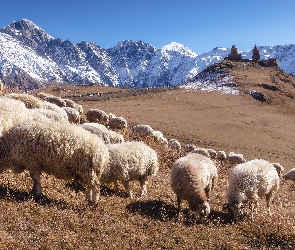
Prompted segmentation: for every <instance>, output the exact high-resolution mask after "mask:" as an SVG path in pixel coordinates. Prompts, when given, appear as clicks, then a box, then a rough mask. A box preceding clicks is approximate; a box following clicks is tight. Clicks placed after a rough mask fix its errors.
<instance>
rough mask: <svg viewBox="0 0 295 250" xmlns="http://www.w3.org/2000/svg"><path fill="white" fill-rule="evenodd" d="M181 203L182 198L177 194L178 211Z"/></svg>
mask: <svg viewBox="0 0 295 250" xmlns="http://www.w3.org/2000/svg"><path fill="white" fill-rule="evenodd" d="M180 203H181V199H180V198H179V197H178V196H177V209H178V212H179V211H180Z"/></svg>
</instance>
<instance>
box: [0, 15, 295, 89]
mask: <svg viewBox="0 0 295 250" xmlns="http://www.w3.org/2000/svg"><path fill="white" fill-rule="evenodd" d="M259 49H260V54H261V58H262V59H267V58H277V59H278V62H279V66H280V67H281V68H282V69H283V70H284V71H285V72H287V73H289V74H294V75H295V67H294V66H295V45H293V44H291V45H277V46H262V47H259ZM229 53H230V49H228V48H215V49H213V50H212V51H210V52H206V53H204V54H201V55H197V54H196V53H194V52H193V51H191V50H190V49H189V48H187V47H185V46H183V45H181V44H179V43H175V42H172V43H170V44H168V45H165V46H163V47H162V48H155V47H154V46H152V45H151V44H147V43H144V42H143V41H138V42H134V41H130V40H126V41H121V42H119V43H118V44H117V45H116V46H114V47H113V48H109V49H104V48H101V47H99V45H97V44H95V43H93V42H92V43H89V42H85V41H82V42H80V43H77V44H75V43H72V42H70V41H68V40H66V41H63V40H61V39H59V38H53V37H52V36H50V35H49V34H47V33H46V32H45V31H44V30H42V29H41V28H39V27H38V26H37V25H35V24H34V23H33V22H31V21H29V20H26V19H23V20H20V21H15V22H12V23H11V24H9V25H8V26H7V27H4V28H2V29H0V78H1V79H2V81H3V82H4V84H7V85H10V86H19V87H20V88H23V89H32V88H39V87H42V86H43V85H48V84H53V83H54V84H101V85H106V86H117V87H133V88H145V87H156V86H179V85H181V84H183V83H185V82H187V81H188V80H189V79H191V78H193V77H195V76H196V75H197V74H198V73H200V72H202V71H203V70H204V69H205V68H207V67H208V66H210V65H212V64H214V63H216V62H219V61H221V60H223V59H224V58H225V57H226V56H228V54H229ZM242 55H243V57H244V58H251V56H252V52H251V51H249V52H242Z"/></svg>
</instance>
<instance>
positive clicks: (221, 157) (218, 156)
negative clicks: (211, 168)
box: [216, 151, 226, 161]
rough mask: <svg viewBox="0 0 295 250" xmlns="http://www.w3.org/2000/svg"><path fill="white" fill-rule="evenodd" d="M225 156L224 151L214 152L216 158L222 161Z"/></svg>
mask: <svg viewBox="0 0 295 250" xmlns="http://www.w3.org/2000/svg"><path fill="white" fill-rule="evenodd" d="M225 158H226V153H225V152H224V151H217V152H216V160H219V161H223V160H225Z"/></svg>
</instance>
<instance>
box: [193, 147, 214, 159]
mask: <svg viewBox="0 0 295 250" xmlns="http://www.w3.org/2000/svg"><path fill="white" fill-rule="evenodd" d="M190 154H200V155H204V156H206V157H208V158H210V154H209V151H208V150H207V149H206V148H195V149H194V150H193V151H191V152H190Z"/></svg>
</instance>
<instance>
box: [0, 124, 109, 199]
mask: <svg viewBox="0 0 295 250" xmlns="http://www.w3.org/2000/svg"><path fill="white" fill-rule="evenodd" d="M108 159H109V153H108V149H107V146H106V145H105V144H104V142H103V141H102V140H101V139H100V138H99V137H97V136H95V137H94V136H93V135H92V134H91V133H90V132H88V131H86V130H84V129H82V128H80V127H78V126H77V125H74V124H69V123H61V122H52V121H50V122H41V123H40V122H32V121H31V122H27V123H20V124H17V125H15V126H13V127H12V128H11V129H9V130H7V131H5V132H4V133H3V136H2V137H0V172H3V171H5V170H6V169H11V170H12V171H13V172H14V173H21V172H23V171H24V170H28V171H29V172H30V175H31V177H32V179H33V190H32V191H33V197H34V199H35V200H38V199H39V198H40V196H41V194H42V189H41V182H40V176H41V173H42V172H45V173H47V174H51V175H54V176H55V177H56V178H59V179H64V180H71V179H73V178H76V179H79V180H80V181H81V183H82V184H83V185H84V186H85V187H86V199H87V200H89V201H93V202H94V204H97V203H98V199H99V189H100V177H101V174H102V172H103V169H104V168H105V166H106V165H107V163H108Z"/></svg>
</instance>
